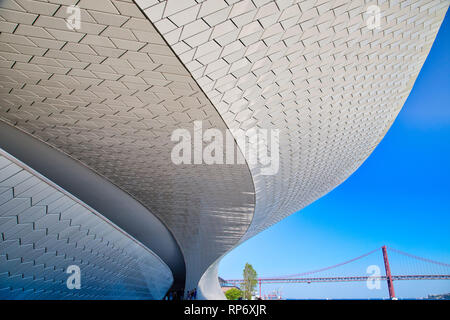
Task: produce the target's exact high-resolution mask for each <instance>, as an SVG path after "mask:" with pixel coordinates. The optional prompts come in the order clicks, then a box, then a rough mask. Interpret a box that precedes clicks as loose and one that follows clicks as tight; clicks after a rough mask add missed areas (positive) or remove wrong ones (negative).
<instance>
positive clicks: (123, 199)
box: [0, 121, 186, 288]
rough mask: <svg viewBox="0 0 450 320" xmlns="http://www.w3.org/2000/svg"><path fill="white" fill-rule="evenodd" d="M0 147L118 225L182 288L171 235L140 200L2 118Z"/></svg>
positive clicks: (178, 253) (182, 267) (179, 255)
mask: <svg viewBox="0 0 450 320" xmlns="http://www.w3.org/2000/svg"><path fill="white" fill-rule="evenodd" d="M0 149H3V150H5V151H6V152H8V153H9V154H11V155H13V156H14V157H15V158H17V159H19V160H20V161H21V162H23V163H25V164H26V165H27V166H29V167H31V168H33V170H35V171H37V172H39V174H41V175H43V176H44V177H46V178H47V179H49V180H50V181H52V182H53V183H55V184H56V185H58V186H60V187H61V188H63V189H64V190H65V191H67V192H69V193H70V194H71V195H73V196H74V197H76V198H77V199H83V203H85V204H87V205H88V206H89V207H91V208H93V209H95V210H96V211H97V212H101V214H102V215H103V216H104V217H106V218H107V219H108V220H109V221H111V222H113V223H114V224H115V225H118V226H120V227H121V228H122V229H123V230H125V231H126V232H127V234H129V235H131V236H132V237H133V238H134V239H136V240H138V241H139V242H140V243H142V244H143V245H145V246H146V247H147V248H149V249H150V250H151V251H153V252H154V253H155V254H156V255H158V256H159V257H160V258H161V259H162V260H163V261H164V262H165V263H166V264H167V265H168V266H169V268H170V270H171V271H172V274H173V277H174V287H176V288H183V287H184V282H185V274H186V270H185V265H184V258H183V255H182V253H181V250H180V248H179V246H178V244H177V242H176V240H175V238H174V237H173V236H172V234H171V233H170V231H169V230H168V229H167V227H166V226H165V225H164V224H163V223H162V222H161V221H159V219H158V218H157V217H156V216H154V215H153V214H152V213H151V212H150V211H149V210H148V209H147V208H145V207H144V206H143V205H142V204H141V203H139V202H138V201H137V200H135V199H134V198H133V197H131V196H130V195H129V194H127V193H125V192H124V191H123V190H121V189H120V188H118V187H117V186H115V185H114V184H112V183H111V182H109V181H108V180H106V179H105V178H104V177H102V176H100V175H98V174H97V173H95V172H94V171H92V170H91V169H89V168H87V167H86V166H84V165H82V164H81V163H80V162H78V161H76V160H74V159H72V158H71V157H69V156H68V155H66V154H64V153H62V152H60V151H58V150H56V149H54V148H52V147H50V146H49V145H47V144H45V143H44V142H42V141H39V140H38V139H36V138H34V137H32V136H30V135H29V134H27V133H25V132H23V131H21V130H19V129H17V128H14V127H12V126H10V125H8V124H6V123H4V122H2V121H0ZM124 213H126V214H124Z"/></svg>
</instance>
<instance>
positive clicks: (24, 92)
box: [0, 0, 449, 298]
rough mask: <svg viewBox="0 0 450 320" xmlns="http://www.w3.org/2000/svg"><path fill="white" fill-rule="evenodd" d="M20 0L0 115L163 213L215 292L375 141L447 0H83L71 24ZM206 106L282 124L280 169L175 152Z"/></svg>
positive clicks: (223, 115)
mask: <svg viewBox="0 0 450 320" xmlns="http://www.w3.org/2000/svg"><path fill="white" fill-rule="evenodd" d="M22 2H23V1H20V0H16V1H12V0H11V1H6V2H4V3H2V6H3V7H4V9H1V10H0V16H1V17H2V18H3V20H4V22H3V28H4V29H3V32H2V34H1V36H0V43H1V45H2V49H1V52H0V56H1V58H2V65H1V70H0V72H1V75H2V78H1V79H0V85H1V88H2V90H1V94H0V101H1V105H0V118H1V119H2V120H3V121H5V122H7V123H8V124H9V125H12V126H14V127H16V128H19V129H21V130H23V131H25V132H27V133H29V134H30V135H32V136H33V137H35V138H37V139H39V140H42V141H44V142H45V143H47V144H48V145H50V146H52V147H54V148H56V149H58V150H60V151H61V152H63V153H66V154H67V155H70V157H72V158H73V159H75V160H77V161H79V162H80V163H82V164H83V165H85V166H87V167H89V168H90V169H92V170H93V171H94V172H96V173H98V174H100V175H101V176H102V177H104V178H106V179H107V180H109V181H110V182H111V183H113V184H114V185H116V186H117V187H119V188H121V189H122V190H124V191H125V192H127V193H128V194H129V195H131V196H132V197H133V198H135V199H137V200H138V201H139V202H140V203H142V204H143V205H144V206H145V207H146V208H148V209H149V211H151V212H152V213H154V214H155V215H156V216H157V217H158V218H159V219H160V220H161V221H162V222H163V223H164V225H165V226H166V227H167V229H168V230H169V231H170V232H171V233H172V234H173V236H174V238H175V239H176V241H177V243H178V245H179V247H180V249H181V251H182V255H183V259H184V262H185V265H186V284H185V290H191V289H193V288H195V287H198V288H199V296H200V297H203V298H220V297H223V295H222V294H221V293H220V292H219V291H218V282H217V268H218V261H219V259H220V257H222V256H223V255H224V254H226V252H228V251H229V250H231V249H232V248H233V247H235V246H236V245H238V244H239V243H242V242H243V241H245V240H246V239H248V238H250V237H252V236H254V235H255V234H257V233H258V232H261V231H262V230H264V229H266V228H268V227H269V226H271V225H273V224H274V223H276V222H278V221H279V220H281V219H283V218H284V217H286V216H287V215H289V214H292V213H293V212H296V211H298V210H300V209H302V208H303V207H305V206H307V205H308V204H310V203H311V202H313V201H315V200H316V199H318V198H319V197H321V196H322V195H324V194H326V193H327V192H329V191H330V190H332V189H333V188H335V187H336V186H337V185H339V184H340V183H341V182H343V181H344V180H345V179H346V178H347V177H348V176H349V175H351V174H352V173H353V172H354V171H355V170H356V169H357V168H358V167H359V166H360V165H361V163H362V162H363V161H364V160H365V159H366V158H367V157H368V156H369V155H370V153H371V152H372V151H373V149H374V148H375V147H376V145H377V144H378V143H379V141H380V140H381V139H382V138H383V136H384V134H385V133H386V132H387V130H388V129H389V127H390V125H391V124H392V122H393V121H394V119H395V117H396V116H397V114H398V112H399V111H400V109H401V107H402V106H403V104H404V102H405V100H406V98H407V96H408V94H409V92H410V90H411V89H412V86H413V84H414V81H415V79H416V77H417V75H418V73H419V71H420V68H421V66H422V64H423V63H424V61H425V59H426V56H427V54H428V52H429V50H430V48H431V45H432V43H433V40H434V38H435V36H436V33H437V31H438V29H439V26H440V24H441V22H442V20H443V17H444V15H445V13H446V10H447V8H448V5H449V2H448V1H425V0H423V1H422V0H420V1H414V2H412V1H399V2H397V1H390V2H389V1H387V2H377V3H376V5H377V7H378V9H379V13H380V15H379V16H378V17H372V18H374V19H372V20H371V17H370V15H371V14H372V13H370V12H369V13H368V12H367V9H368V7H369V6H371V5H373V4H374V3H372V2H370V1H292V0H286V1H271V0H253V1H250V0H244V1H234V0H206V1H194V0H183V1H181V0H180V1H178V0H174V1H170V0H169V1H163V0H160V1H158V0H139V1H135V2H133V1H131V0H127V1H124V0H102V1H87V0H82V1H80V2H79V3H78V6H79V8H80V9H81V25H80V29H78V30H76V31H70V30H68V29H67V26H66V23H65V19H66V18H67V13H66V12H67V6H66V5H60V4H57V3H58V1H56V0H51V1H49V2H48V3H47V2H45V3H44V2H34V3H33V5H30V4H29V3H28V2H27V3H22ZM378 18H379V21H378V20H377V19H378ZM377 21H378V22H379V24H376V25H375V26H374V25H369V24H370V23H372V24H373V23H377ZM194 121H202V124H203V127H204V129H205V130H206V129H208V128H217V129H219V130H221V131H223V130H226V129H233V130H235V131H234V132H235V133H239V131H245V130H247V129H250V128H261V129H269V130H273V129H278V130H279V133H280V137H279V170H278V171H277V172H276V174H273V175H264V174H262V172H261V169H262V168H261V166H260V165H259V164H255V163H252V161H250V159H248V157H247V159H246V160H247V161H246V163H244V164H235V165H232V164H228V165H227V164H224V165H219V164H215V165H206V164H201V165H188V164H185V165H175V164H174V163H173V162H172V161H171V158H170V154H171V150H172V148H173V146H174V142H173V141H171V139H170V137H171V134H172V133H173V131H174V130H176V129H180V128H181V129H182V128H186V129H189V130H191V129H192V128H193V123H194ZM238 143H241V141H238ZM239 147H240V150H245V148H244V147H245V146H244V145H242V143H241V144H240V145H239ZM237 152H238V153H239V152H240V151H237ZM245 155H246V154H245ZM81 200H83V199H81ZM119 226H120V225H119ZM125 231H127V230H125ZM205 271H206V273H205Z"/></svg>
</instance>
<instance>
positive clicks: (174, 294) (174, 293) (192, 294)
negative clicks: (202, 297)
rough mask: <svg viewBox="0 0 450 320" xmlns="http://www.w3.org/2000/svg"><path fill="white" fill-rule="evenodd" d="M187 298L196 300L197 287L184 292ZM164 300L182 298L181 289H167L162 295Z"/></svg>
mask: <svg viewBox="0 0 450 320" xmlns="http://www.w3.org/2000/svg"><path fill="white" fill-rule="evenodd" d="M186 299H187V300H196V299H197V288H194V289H192V290H190V291H188V292H187V294H186ZM164 300H184V296H183V290H173V291H169V292H168V293H167V295H166V296H165V297H164Z"/></svg>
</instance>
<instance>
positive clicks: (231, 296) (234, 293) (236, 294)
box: [225, 288, 242, 300]
mask: <svg viewBox="0 0 450 320" xmlns="http://www.w3.org/2000/svg"><path fill="white" fill-rule="evenodd" d="M225 297H227V299H228V300H237V299H239V298H240V297H242V291H241V290H239V289H238V288H231V289H230V290H228V291H227V292H225Z"/></svg>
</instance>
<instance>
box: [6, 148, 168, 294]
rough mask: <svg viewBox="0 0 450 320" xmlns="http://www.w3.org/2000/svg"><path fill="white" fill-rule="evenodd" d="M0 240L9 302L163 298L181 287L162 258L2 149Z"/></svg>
mask: <svg viewBox="0 0 450 320" xmlns="http://www.w3.org/2000/svg"><path fill="white" fill-rule="evenodd" d="M0 234H1V239H0V298H2V299H161V298H162V297H164V295H165V294H166V292H167V290H168V289H169V288H170V287H171V285H172V282H173V277H172V273H171V271H170V268H169V267H168V266H167V265H166V264H165V263H164V262H163V261H162V260H161V259H160V258H159V257H158V256H157V255H156V254H155V253H153V252H152V251H151V250H149V249H148V248H146V247H145V246H143V245H142V244H140V243H139V242H137V241H136V240H135V239H133V238H132V237H130V236H129V235H128V234H127V233H125V232H124V231H122V230H121V229H119V228H118V227H117V226H115V225H113V224H112V223H111V222H109V221H108V220H106V219H105V218H103V217H102V216H101V215H100V214H99V213H97V212H96V211H94V210H93V209H92V208H89V207H88V206H87V205H86V204H84V203H82V202H80V201H79V200H78V199H75V198H74V197H73V196H72V195H70V194H68V193H67V192H66V191H65V190H63V189H61V188H59V187H58V186H56V185H54V184H53V183H51V182H50V181H49V180H47V179H45V178H44V177H42V176H41V175H39V174H38V173H36V172H35V171H34V170H32V169H30V168H29V167H28V166H26V165H25V164H23V163H21V162H19V161H18V160H17V159H15V158H14V157H12V156H11V155H10V154H8V153H6V152H5V151H3V150H2V149H0ZM74 265H75V266H77V267H78V268H79V270H80V287H79V288H78V289H76V288H75V289H73V288H72V289H69V287H68V285H67V281H68V279H69V276H71V275H72V273H70V274H68V273H66V271H67V270H69V267H70V266H74ZM72 272H73V271H72Z"/></svg>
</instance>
